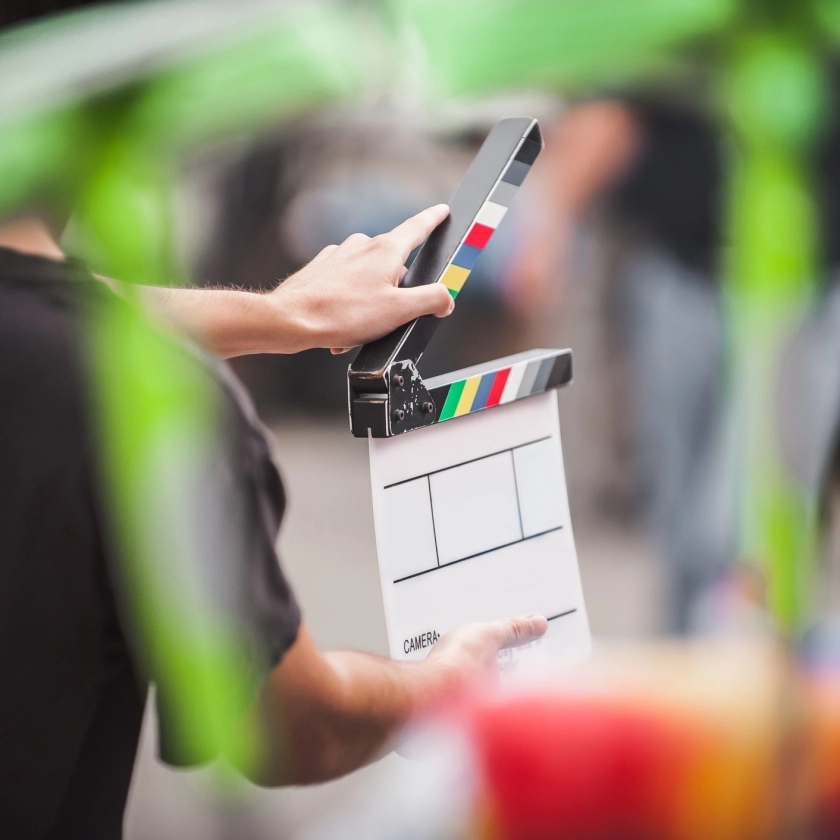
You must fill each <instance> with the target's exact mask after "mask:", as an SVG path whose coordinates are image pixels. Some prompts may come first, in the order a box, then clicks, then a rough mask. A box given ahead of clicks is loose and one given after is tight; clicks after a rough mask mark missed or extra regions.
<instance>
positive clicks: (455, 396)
mask: <svg viewBox="0 0 840 840" xmlns="http://www.w3.org/2000/svg"><path fill="white" fill-rule="evenodd" d="M567 364H568V361H567V360H566V359H565V358H561V357H555V356H552V357H550V358H547V359H546V358H543V359H533V360H529V361H524V362H518V363H517V364H515V365H511V366H510V367H504V368H500V369H499V370H495V371H490V372H489V373H485V374H481V375H478V376H471V377H469V378H468V379H461V380H459V381H457V382H453V383H452V384H451V385H444V386H441V387H440V388H435V389H434V390H433V391H432V396H433V398H434V400H435V403H436V404H437V405H441V404H442V408H441V410H440V414H439V415H438V418H437V422H439V423H440V422H442V421H444V420H451V419H452V418H453V417H462V416H463V415H465V414H471V413H472V412H474V411H481V410H482V409H484V408H492V407H493V406H494V405H504V404H505V403H509V402H513V401H514V400H521V399H523V398H524V397H530V396H531V395H532V394H539V393H542V392H543V391H545V390H546V387H547V386H548V384H549V380H550V379H551V375H552V373H553V372H554V371H555V367H556V366H563V367H565V366H566V365H567ZM558 372H559V369H558Z"/></svg>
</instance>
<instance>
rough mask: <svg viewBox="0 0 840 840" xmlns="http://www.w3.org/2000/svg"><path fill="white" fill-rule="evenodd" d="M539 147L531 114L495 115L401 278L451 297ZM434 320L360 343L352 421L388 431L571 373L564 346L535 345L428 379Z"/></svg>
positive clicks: (561, 380) (359, 431) (519, 394)
mask: <svg viewBox="0 0 840 840" xmlns="http://www.w3.org/2000/svg"><path fill="white" fill-rule="evenodd" d="M542 147H543V140H542V134H541V133H540V127H539V125H538V123H537V121H536V120H535V119H532V118H530V117H509V118H507V119H504V120H501V121H500V122H499V123H498V124H497V125H496V126H495V128H494V129H493V130H492V131H491V132H490V134H489V135H488V136H487V139H486V140H485V141H484V143H483V144H482V146H481V148H480V149H479V151H478V154H477V155H476V157H475V159H474V160H473V162H472V164H471V165H470V168H469V169H468V170H467V173H466V175H465V176H464V179H463V180H462V181H461V183H460V184H459V186H458V188H457V189H456V190H455V194H454V195H453V196H452V198H451V200H450V202H449V208H450V213H449V216H448V217H447V218H446V219H445V220H444V221H443V222H442V223H441V224H440V225H439V226H438V227H437V228H435V230H434V231H433V232H432V234H431V236H429V238H428V239H427V240H426V242H425V243H424V244H423V246H422V247H421V249H420V251H419V252H418V254H417V257H416V259H415V260H414V262H413V263H412V265H411V267H410V268H409V270H408V272H407V273H406V276H405V278H404V279H403V281H402V285H403V286H407V287H412V286H421V285H425V284H427V283H443V284H444V285H445V286H446V287H447V289H448V290H449V293H450V294H451V295H452V297H453V298H454V297H457V295H458V293H459V292H460V291H461V289H462V288H463V286H464V283H465V282H466V280H467V277H468V276H469V274H470V272H471V271H472V269H473V266H474V265H475V263H476V261H477V260H478V259H479V257H480V256H481V252H482V250H483V249H484V247H485V246H486V245H487V243H488V242H489V241H490V238H491V236H492V235H493V232H494V231H495V229H496V228H497V227H498V225H499V223H500V222H501V220H502V219H503V218H504V216H505V214H506V213H507V210H508V207H509V206H510V203H511V201H512V200H513V198H514V196H515V195H516V193H517V192H518V190H519V187H520V185H521V184H522V182H523V181H524V180H525V177H526V176H527V174H528V172H529V171H530V169H531V165H532V164H533V163H534V161H535V160H536V158H537V155H538V154H539V153H540V151H541V150H542ZM438 323H439V319H438V318H436V317H434V316H433V315H424V316H422V317H420V318H417V319H415V320H414V321H411V322H410V323H408V324H404V325H403V326H401V327H399V328H397V329H396V330H394V331H393V332H391V333H389V334H388V335H386V336H384V337H383V338H380V339H378V340H377V341H373V342H371V343H369V344H366V345H365V346H364V347H362V349H361V350H360V351H359V354H358V356H357V357H356V359H355V360H354V361H353V363H352V364H351V365H350V367H349V369H348V373H347V381H348V402H349V409H350V429H351V431H352V432H353V434H354V435H355V436H356V437H368V436H371V437H391V436H392V435H398V434H403V433H404V432H409V431H412V430H414V429H419V428H423V427H425V426H430V425H432V424H434V423H439V422H443V421H445V420H449V419H452V418H454V417H459V416H462V415H464V414H467V413H471V412H473V411H479V410H482V409H484V408H490V407H492V406H493V405H498V404H500V403H503V402H510V401H512V400H514V399H521V398H523V397H526V396H530V395H531V394H536V393H539V392H540V391H544V390H545V389H546V388H552V387H557V386H558V385H563V384H565V383H566V382H569V381H571V351H570V350H533V351H529V353H525V354H519V355H518V356H512V357H509V358H507V359H499V360H497V361H495V362H488V363H487V364H486V365H481V366H478V367H476V368H469V369H466V370H462V371H456V372H455V373H451V374H446V375H444V376H440V377H435V378H434V379H433V380H429V382H424V381H423V379H422V377H421V376H420V374H419V372H418V371H417V367H416V365H417V362H418V361H419V359H420V357H421V356H422V355H423V352H424V351H425V349H426V346H427V345H428V343H429V340H430V339H431V337H432V335H433V334H434V331H435V330H436V329H437V326H438Z"/></svg>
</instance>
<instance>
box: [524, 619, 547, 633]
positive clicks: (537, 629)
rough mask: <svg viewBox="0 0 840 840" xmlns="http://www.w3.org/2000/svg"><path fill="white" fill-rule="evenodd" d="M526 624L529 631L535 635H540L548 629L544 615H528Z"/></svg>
mask: <svg viewBox="0 0 840 840" xmlns="http://www.w3.org/2000/svg"><path fill="white" fill-rule="evenodd" d="M528 624H529V625H530V627H531V632H532V633H533V634H534V635H535V636H542V634H543V633H545V631H546V630H548V621H547V620H546V618H545V616H544V615H529V616H528Z"/></svg>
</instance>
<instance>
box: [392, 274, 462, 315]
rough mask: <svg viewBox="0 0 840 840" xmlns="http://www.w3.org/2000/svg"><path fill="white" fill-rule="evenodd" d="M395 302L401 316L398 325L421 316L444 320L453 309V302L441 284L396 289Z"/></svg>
mask: <svg viewBox="0 0 840 840" xmlns="http://www.w3.org/2000/svg"><path fill="white" fill-rule="evenodd" d="M397 300H398V301H399V302H400V304H401V314H402V316H403V318H402V320H401V322H400V323H405V322H407V321H411V320H413V319H414V318H419V317H420V316H421V315H435V316H437V317H438V318H445V317H446V316H447V315H449V314H450V313H451V312H452V310H453V309H454V308H455V300H454V299H453V297H452V295H450V294H449V289H447V288H446V286H444V285H443V283H429V284H428V285H427V286H413V287H412V288H410V289H403V288H398V289H397Z"/></svg>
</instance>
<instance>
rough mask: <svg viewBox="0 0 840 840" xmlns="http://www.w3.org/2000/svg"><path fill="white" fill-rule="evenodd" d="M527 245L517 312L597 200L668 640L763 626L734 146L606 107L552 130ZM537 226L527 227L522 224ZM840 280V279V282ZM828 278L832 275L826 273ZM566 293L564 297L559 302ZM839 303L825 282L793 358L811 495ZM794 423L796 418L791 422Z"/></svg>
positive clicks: (670, 119) (826, 207)
mask: <svg viewBox="0 0 840 840" xmlns="http://www.w3.org/2000/svg"><path fill="white" fill-rule="evenodd" d="M838 139H840V138H838V132H837V128H836V126H833V127H831V129H830V130H829V132H828V134H827V136H826V137H825V138H824V140H823V142H822V143H821V145H820V147H819V148H818V149H817V150H816V153H815V156H814V166H815V170H816V171H817V172H818V173H819V176H820V177H819V183H820V185H821V197H822V202H823V220H822V221H823V239H824V243H825V256H826V264H827V265H829V266H840V236H838V233H837V232H840V212H838V208H840V201H838V197H840V189H838V187H840V177H838V175H840V172H838V169H840V167H838V166H837V163H836V161H835V155H833V154H832V149H833V148H836V147H837V143H838ZM536 166H537V167H538V168H541V170H542V171H541V172H539V174H538V177H535V178H533V179H532V183H531V184H530V185H529V187H530V190H531V197H530V200H529V201H528V202H527V203H525V208H526V210H527V215H526V217H525V218H523V219H521V222H522V223H521V225H520V229H519V230H518V231H517V236H516V237H515V239H514V242H515V245H516V253H515V255H514V257H513V258H512V260H511V262H510V263H509V274H508V277H509V288H508V297H509V299H510V300H511V302H512V304H513V305H514V306H516V307H517V308H518V309H519V310H520V311H522V312H524V313H530V312H534V311H536V310H537V309H539V308H540V307H542V306H544V302H545V301H546V299H547V298H548V297H550V296H551V295H552V294H554V293H556V288H557V285H558V278H559V285H560V286H561V287H562V284H563V282H564V279H565V278H566V276H567V275H569V274H570V273H571V268H570V266H571V263H572V255H573V251H574V244H575V239H576V226H577V225H578V223H579V220H580V218H581V217H582V216H583V215H584V214H585V213H586V212H587V210H588V209H589V208H591V207H592V205H593V204H594V203H595V202H596V200H598V199H600V200H601V201H600V203H601V204H602V205H604V210H605V214H606V216H607V219H608V221H609V226H610V229H611V233H612V234H613V235H614V236H615V237H616V238H617V239H618V241H619V243H620V246H621V254H622V258H621V260H620V263H619V265H618V266H617V269H616V271H615V276H614V277H613V278H612V279H613V281H614V282H615V283H616V284H617V286H618V290H617V298H618V301H619V310H620V315H619V323H620V332H621V338H622V340H623V347H624V349H625V352H626V354H627V359H628V365H627V367H628V370H629V372H630V390H629V393H630V395H631V408H632V423H633V426H634V429H633V431H634V434H635V439H636V462H637V469H638V488H639V492H640V498H641V506H642V510H643V512H644V514H645V518H646V520H647V521H648V523H649V525H650V527H651V530H652V531H653V533H654V535H655V536H656V538H657V540H658V542H659V545H660V548H661V551H662V554H663V557H664V559H665V560H666V561H667V562H666V574H667V586H668V588H667V599H668V603H667V614H666V628H665V629H666V630H668V631H669V632H676V633H690V632H705V631H709V630H712V629H716V628H718V627H720V626H721V625H722V624H726V625H732V624H737V625H739V626H742V627H743V625H744V624H745V623H749V624H751V623H752V622H753V621H754V620H755V615H756V611H753V610H752V609H751V607H750V602H754V601H756V600H760V598H761V592H760V591H759V590H760V584H757V583H756V579H755V577H754V576H753V575H751V574H749V573H748V572H742V571H741V570H737V569H736V568H735V565H734V560H735V557H736V551H737V500H736V495H735V487H736V482H735V479H734V471H735V469H736V468H737V458H736V452H735V449H734V447H735V445H736V441H735V439H734V435H733V428H734V427H733V425H732V422H731V420H732V418H731V417H730V412H729V410H728V408H727V403H726V399H725V386H724V383H725V329H724V308H723V299H722V295H721V275H722V258H721V257H722V252H723V247H724V244H725V243H724V242H723V241H722V233H723V225H722V217H723V210H724V196H723V195H722V183H723V166H724V161H723V153H722V138H721V136H720V135H719V133H718V132H717V129H716V126H715V125H714V123H713V121H712V120H711V119H710V118H709V117H708V116H707V115H705V114H704V113H703V111H702V110H701V109H700V108H694V107H693V106H692V105H690V104H688V105H687V104H686V103H685V102H680V103H676V102H673V101H665V100H655V101H651V100H647V101H635V102H633V101H628V100H618V99H614V100H602V101H593V102H588V103H583V104H580V105H577V106H575V107H572V108H570V109H569V110H568V111H567V113H566V114H565V115H564V116H563V117H562V118H561V119H559V120H558V121H557V122H556V124H555V125H554V126H550V127H549V128H548V130H547V131H546V151H545V152H544V154H543V155H542V157H541V158H540V160H539V161H538V162H537V165H536ZM523 215H525V214H523ZM834 274H835V275H836V271H835V272H834ZM827 276H829V277H831V276H832V273H831V272H830V271H829V272H827ZM561 293H562V291H561ZM838 359H840V292H838V289H837V285H836V284H833V283H826V284H825V287H824V289H823V292H822V294H821V295H820V296H819V299H818V300H817V301H815V305H814V309H813V311H812V313H811V315H810V316H809V317H808V319H807V320H806V322H805V323H804V324H803V326H802V329H801V331H800V334H799V335H798V336H797V337H796V338H795V339H794V341H793V342H792V343H791V347H790V350H789V353H788V354H787V358H786V365H787V366H788V367H789V370H790V372H791V374H792V375H789V376H782V377H780V379H781V380H782V388H783V390H782V399H781V400H780V403H782V404H783V405H786V406H796V407H797V410H796V411H795V412H790V416H787V415H785V416H784V417H783V418H782V428H783V430H784V431H783V435H784V436H785V438H786V439H785V441H784V442H783V445H784V446H785V449H786V450H787V454H788V455H789V456H790V458H791V460H792V463H793V465H794V469H795V471H796V473H797V475H798V478H799V479H800V481H802V482H803V484H804V485H805V486H807V487H819V486H821V485H822V484H824V482H825V478H826V471H827V465H828V464H829V462H830V455H831V450H832V445H833V441H834V437H835V428H836V424H837V422H836V421H837V418H838V417H839V416H840V373H838V367H837V360H838ZM789 411H790V409H789Z"/></svg>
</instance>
